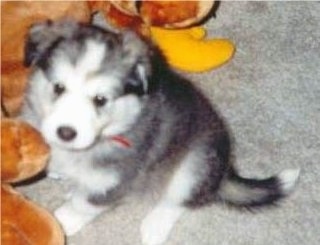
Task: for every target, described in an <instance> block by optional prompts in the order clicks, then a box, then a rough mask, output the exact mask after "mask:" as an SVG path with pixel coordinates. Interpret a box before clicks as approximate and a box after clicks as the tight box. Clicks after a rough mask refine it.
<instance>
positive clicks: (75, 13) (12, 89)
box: [1, 1, 90, 116]
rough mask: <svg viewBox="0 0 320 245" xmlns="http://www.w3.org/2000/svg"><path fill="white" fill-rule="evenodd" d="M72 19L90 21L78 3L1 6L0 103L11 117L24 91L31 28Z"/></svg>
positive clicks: (82, 4)
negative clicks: (26, 38)
mask: <svg viewBox="0 0 320 245" xmlns="http://www.w3.org/2000/svg"><path fill="white" fill-rule="evenodd" d="M66 16H68V17H73V18H75V19H77V20H79V21H84V22H85V21H89V19H90V11H89V8H88V5H87V3H86V2H81V1H77V2H74V1H68V2H66V1H62V2H60V1H59V2H56V1H54V2H50V1H49V2H47V1H43V2H42V1H3V2H1V103H2V105H3V106H4V107H5V109H6V111H7V113H8V114H9V115H11V116H13V115H16V114H17V113H18V111H19V108H20V106H21V103H22V100H23V93H24V90H25V89H26V81H27V79H26V78H27V76H28V69H27V68H25V67H24V66H23V56H24V39H25V35H26V33H27V31H28V29H29V28H30V26H31V25H32V24H33V23H35V22H39V21H44V20H48V19H52V20H54V19H59V18H63V17H66Z"/></svg>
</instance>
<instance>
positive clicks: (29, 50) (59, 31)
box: [24, 20, 77, 67]
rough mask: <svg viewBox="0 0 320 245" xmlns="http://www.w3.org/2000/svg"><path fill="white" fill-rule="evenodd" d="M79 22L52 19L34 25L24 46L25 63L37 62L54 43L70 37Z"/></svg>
mask: <svg viewBox="0 0 320 245" xmlns="http://www.w3.org/2000/svg"><path fill="white" fill-rule="evenodd" d="M76 27H77V24H76V23H75V22H73V21H71V20H64V21H60V22H52V21H50V20H48V21H45V22H40V23H36V24H34V25H32V26H31V27H30V29H29V32H28V34H27V37H26V42H25V47H24V65H25V66H27V67H28V66H31V65H33V64H35V63H37V62H38V61H39V60H40V59H41V58H42V57H44V56H45V55H46V54H48V51H49V50H50V48H51V47H53V45H54V44H56V43H57V42H58V41H59V40H62V39H63V38H70V37H71V35H72V34H73V33H74V30H75V29H76Z"/></svg>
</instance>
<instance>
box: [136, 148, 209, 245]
mask: <svg viewBox="0 0 320 245" xmlns="http://www.w3.org/2000/svg"><path fill="white" fill-rule="evenodd" d="M203 159H204V158H203V154H201V153H199V152H197V151H192V152H189V153H188V154H187V155H186V156H185V158H184V159H183V161H182V162H181V165H180V166H179V168H178V169H177V170H176V172H175V174H174V176H173V178H172V179H171V181H170V183H169V185H168V188H167V190H166V193H165V194H164V196H163V197H162V199H161V201H160V202H159V203H158V205H157V206H156V207H155V208H154V209H153V210H152V211H151V212H150V213H149V214H148V215H147V216H146V218H145V219H144V220H143V222H142V225H141V235H142V242H143V244H144V245H159V244H163V243H164V242H165V241H166V240H167V238H168V236H169V234H170V231H171V230H172V228H173V226H174V224H175V223H176V222H177V221H178V219H179V218H180V217H181V215H182V214H183V213H184V212H185V211H186V210H187V208H186V207H185V205H184V202H186V201H187V200H188V199H189V198H190V197H191V195H192V190H193V188H194V186H195V185H197V183H198V181H199V178H200V177H201V173H200V175H199V173H195V169H196V165H198V164H199V163H200V162H199V161H201V162H202V161H203ZM201 165H203V164H201V163H200V166H201ZM201 171H206V169H205V168H203V169H202V170H201Z"/></svg>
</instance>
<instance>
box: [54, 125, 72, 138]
mask: <svg viewBox="0 0 320 245" xmlns="http://www.w3.org/2000/svg"><path fill="white" fill-rule="evenodd" d="M57 135H58V136H59V138H60V139H62V140H64V141H71V140H73V139H74V138H75V137H76V136H77V131H76V130H75V129H74V128H72V127H69V126H61V127H59V128H58V129H57Z"/></svg>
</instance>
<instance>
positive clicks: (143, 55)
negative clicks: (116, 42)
mask: <svg viewBox="0 0 320 245" xmlns="http://www.w3.org/2000/svg"><path fill="white" fill-rule="evenodd" d="M122 45H123V47H122V48H123V58H124V60H125V63H126V65H127V66H128V67H130V72H129V73H128V76H127V79H126V84H125V90H126V92H127V93H135V94H138V95H142V94H145V93H147V92H148V90H149V83H148V80H149V77H150V75H151V62H150V55H151V52H152V49H151V47H150V45H149V44H148V43H146V42H145V41H143V40H142V39H141V38H140V37H139V36H138V35H137V34H135V33H134V32H124V33H123V38H122Z"/></svg>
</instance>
